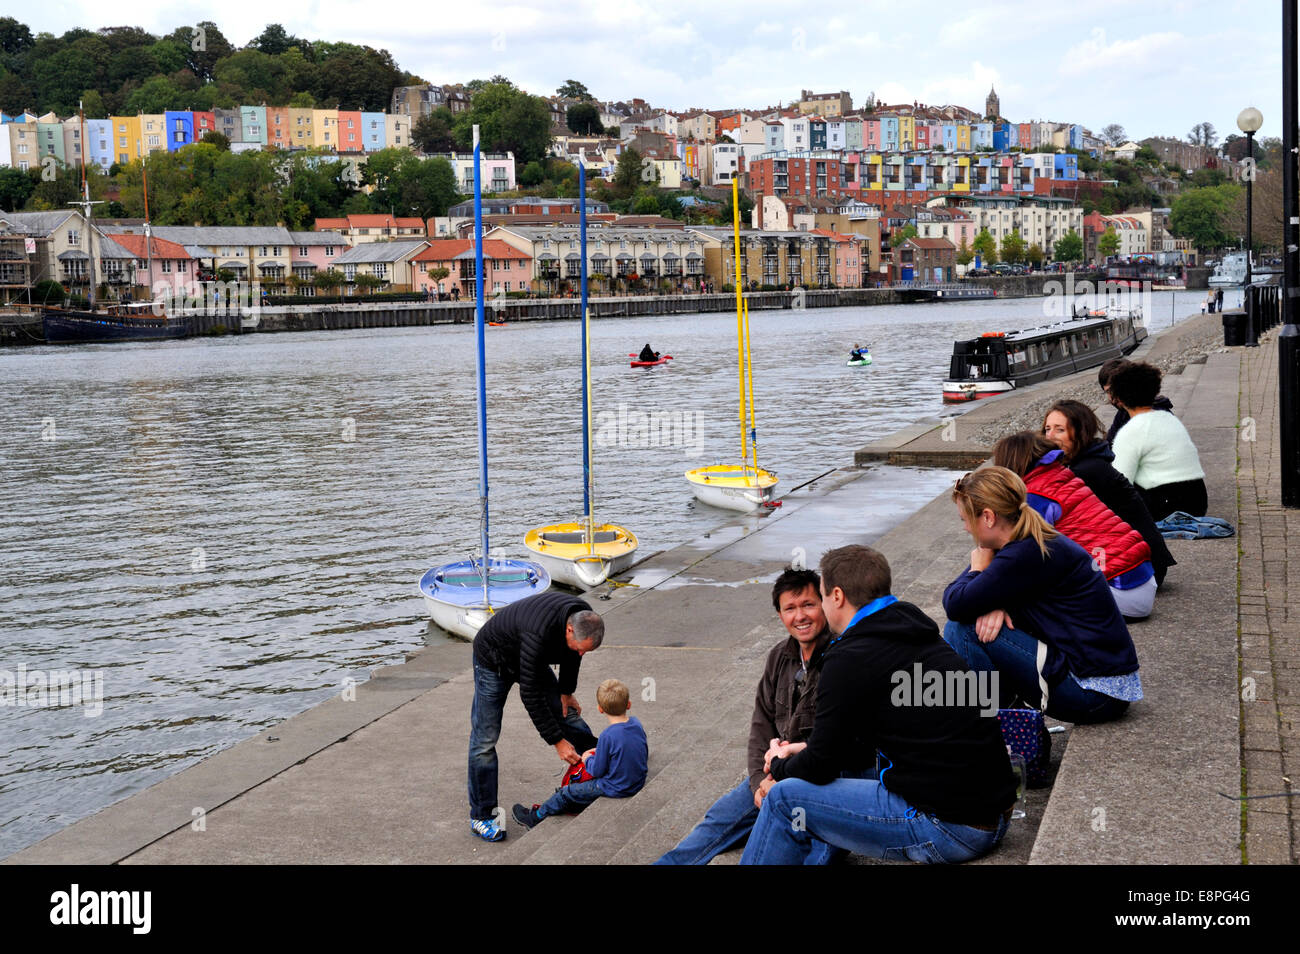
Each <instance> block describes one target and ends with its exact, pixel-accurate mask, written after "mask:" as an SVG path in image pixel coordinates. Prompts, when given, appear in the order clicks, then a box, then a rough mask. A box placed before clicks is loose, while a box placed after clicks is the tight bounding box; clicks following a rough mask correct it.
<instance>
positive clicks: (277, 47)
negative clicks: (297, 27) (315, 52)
mask: <svg viewBox="0 0 1300 954" xmlns="http://www.w3.org/2000/svg"><path fill="white" fill-rule="evenodd" d="M248 45H249V46H250V47H252V48H253V49H255V50H260V51H261V52H263V53H269V54H270V55H271V56H279V55H280V54H281V53H287V52H288V51H289V49H290V48H292V47H295V46H296V47H298V49H300V50H302V51H304V52H307V51H310V50H311V44H310V43H308V42H307V41H306V40H302V39H299V38H298V37H296V36H293V35H291V34H290V33H289V32H288V31H287V30H285V28H284V27H282V26H281V25H280V24H278V23H271V24H268V25H267V28H266V29H265V30H263V31H262V32H261V34H259V35H258V36H257V38H256V39H254V40H253V42H251V43H249V44H248Z"/></svg>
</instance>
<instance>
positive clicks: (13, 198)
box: [0, 166, 36, 212]
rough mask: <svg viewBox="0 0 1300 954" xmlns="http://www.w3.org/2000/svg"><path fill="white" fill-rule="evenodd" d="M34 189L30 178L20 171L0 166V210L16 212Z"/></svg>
mask: <svg viewBox="0 0 1300 954" xmlns="http://www.w3.org/2000/svg"><path fill="white" fill-rule="evenodd" d="M35 188H36V183H35V182H33V181H32V177H31V176H30V175H29V174H28V173H26V172H23V171H22V170H21V169H11V168H9V167H8V166H0V209H3V210H4V211H6V212H17V211H18V210H19V209H21V208H22V207H23V206H24V205H25V204H26V202H27V197H28V196H30V195H31V194H32V190H33V189H35Z"/></svg>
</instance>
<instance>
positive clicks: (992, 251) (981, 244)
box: [971, 229, 998, 265]
mask: <svg viewBox="0 0 1300 954" xmlns="http://www.w3.org/2000/svg"><path fill="white" fill-rule="evenodd" d="M971 248H972V249H974V250H975V254H977V255H978V256H979V257H980V261H981V262H983V264H985V265H992V264H993V263H994V262H996V261H997V260H998V242H997V239H995V238H994V237H993V233H992V232H990V231H989V230H988V229H980V234H979V235H977V236H975V241H974V242H972V243H971Z"/></svg>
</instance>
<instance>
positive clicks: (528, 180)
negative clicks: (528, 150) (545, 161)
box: [519, 162, 546, 186]
mask: <svg viewBox="0 0 1300 954" xmlns="http://www.w3.org/2000/svg"><path fill="white" fill-rule="evenodd" d="M545 179H546V170H545V169H543V168H542V164H541V163H540V162H530V163H528V164H527V165H526V166H524V167H523V168H522V169H520V170H519V184H520V185H521V186H537V185H541V184H542V182H543V181H545Z"/></svg>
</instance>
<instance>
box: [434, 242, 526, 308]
mask: <svg viewBox="0 0 1300 954" xmlns="http://www.w3.org/2000/svg"><path fill="white" fill-rule="evenodd" d="M428 245H429V247H428V248H426V249H425V250H424V251H422V252H420V253H419V254H418V255H416V256H415V258H414V260H413V263H414V265H415V271H414V273H413V278H414V282H415V286H414V287H413V288H412V291H417V292H424V293H425V294H438V293H442V294H447V295H451V296H452V297H453V298H468V299H473V298H474V295H475V293H476V284H475V281H476V275H477V272H476V267H477V263H476V261H475V255H474V240H473V239H434V240H432V241H430V242H429V243H428ZM440 268H445V269H447V271H448V273H449V274H448V275H447V277H445V278H439V279H435V278H434V277H433V276H432V274H431V273H433V272H436V271H437V270H438V269H440ZM532 273H533V268H532V260H531V259H530V258H529V256H528V253H527V252H523V251H520V250H519V249H517V248H514V247H513V246H511V245H509V244H507V243H506V242H503V241H501V240H500V239H485V240H484V242H483V287H484V290H485V291H486V292H487V295H488V297H489V298H490V297H491V296H492V295H493V294H498V295H504V294H506V293H508V292H520V291H527V290H528V287H529V282H530V280H531V279H532Z"/></svg>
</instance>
